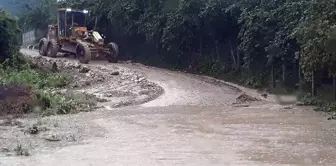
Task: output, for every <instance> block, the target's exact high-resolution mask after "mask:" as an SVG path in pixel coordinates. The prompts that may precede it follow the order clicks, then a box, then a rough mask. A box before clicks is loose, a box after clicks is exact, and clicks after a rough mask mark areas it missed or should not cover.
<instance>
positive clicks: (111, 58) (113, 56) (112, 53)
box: [107, 42, 119, 63]
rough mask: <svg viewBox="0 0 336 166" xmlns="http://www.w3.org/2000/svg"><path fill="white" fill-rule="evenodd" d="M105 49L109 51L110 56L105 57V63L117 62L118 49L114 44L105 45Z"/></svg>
mask: <svg viewBox="0 0 336 166" xmlns="http://www.w3.org/2000/svg"><path fill="white" fill-rule="evenodd" d="M107 48H109V49H110V54H108V55H107V61H108V62H110V63H117V62H118V55H119V47H118V45H117V44H116V43H112V42H111V43H109V44H107Z"/></svg>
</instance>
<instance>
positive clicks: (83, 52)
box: [76, 43, 91, 64]
mask: <svg viewBox="0 0 336 166" xmlns="http://www.w3.org/2000/svg"><path fill="white" fill-rule="evenodd" d="M76 57H77V58H78V59H79V62H80V63H84V64H87V63H89V62H90V60H91V52H90V48H89V46H88V45H87V44H86V43H78V44H77V46H76Z"/></svg>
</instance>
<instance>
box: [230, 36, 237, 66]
mask: <svg viewBox="0 0 336 166" xmlns="http://www.w3.org/2000/svg"><path fill="white" fill-rule="evenodd" d="M229 45H230V51H231V56H232V60H233V63H234V67H235V69H237V60H236V57H235V53H234V50H233V46H232V42H231V40H229Z"/></svg>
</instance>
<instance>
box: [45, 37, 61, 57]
mask: <svg viewBox="0 0 336 166" xmlns="http://www.w3.org/2000/svg"><path fill="white" fill-rule="evenodd" d="M58 50H59V47H58V44H57V41H56V40H55V39H51V40H50V41H49V43H48V47H47V56H48V57H52V58H54V57H56V56H57V53H58Z"/></svg>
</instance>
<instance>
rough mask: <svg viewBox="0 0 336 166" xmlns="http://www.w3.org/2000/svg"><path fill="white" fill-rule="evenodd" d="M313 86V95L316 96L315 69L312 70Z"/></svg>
mask: <svg viewBox="0 0 336 166" xmlns="http://www.w3.org/2000/svg"><path fill="white" fill-rule="evenodd" d="M311 82H312V84H311V86H312V87H311V88H312V96H316V86H315V71H313V72H312V80H311Z"/></svg>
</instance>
